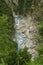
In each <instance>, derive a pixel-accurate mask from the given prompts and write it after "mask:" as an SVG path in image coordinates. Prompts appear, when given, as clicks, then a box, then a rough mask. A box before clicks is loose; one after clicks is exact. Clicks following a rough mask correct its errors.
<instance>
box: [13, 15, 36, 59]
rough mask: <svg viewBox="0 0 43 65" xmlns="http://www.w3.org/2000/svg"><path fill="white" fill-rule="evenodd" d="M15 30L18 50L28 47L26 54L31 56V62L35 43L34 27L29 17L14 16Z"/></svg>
mask: <svg viewBox="0 0 43 65" xmlns="http://www.w3.org/2000/svg"><path fill="white" fill-rule="evenodd" d="M14 28H15V29H16V33H15V38H16V41H17V43H18V50H19V49H23V48H24V47H25V46H26V47H28V52H30V53H31V54H32V60H33V58H34V56H35V54H36V50H35V48H34V47H35V46H36V45H35V44H34V43H35V41H34V31H35V30H36V27H35V26H34V24H33V20H32V17H31V16H28V17H23V16H18V15H17V16H15V25H14Z"/></svg>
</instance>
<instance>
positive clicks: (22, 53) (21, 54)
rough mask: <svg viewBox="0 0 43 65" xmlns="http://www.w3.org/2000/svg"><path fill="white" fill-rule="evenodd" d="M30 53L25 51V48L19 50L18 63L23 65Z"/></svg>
mask: <svg viewBox="0 0 43 65" xmlns="http://www.w3.org/2000/svg"><path fill="white" fill-rule="evenodd" d="M30 59H31V55H30V54H29V53H28V52H27V48H24V49H23V50H20V51H19V53H18V61H19V65H24V64H26V62H28V61H30Z"/></svg>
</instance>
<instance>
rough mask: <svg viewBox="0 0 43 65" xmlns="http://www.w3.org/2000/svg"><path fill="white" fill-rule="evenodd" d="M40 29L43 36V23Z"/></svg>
mask: <svg viewBox="0 0 43 65" xmlns="http://www.w3.org/2000/svg"><path fill="white" fill-rule="evenodd" d="M39 31H40V32H39V33H40V35H41V36H42V37H43V24H41V25H40V28H39Z"/></svg>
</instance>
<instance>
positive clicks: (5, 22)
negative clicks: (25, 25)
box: [0, 0, 43, 65]
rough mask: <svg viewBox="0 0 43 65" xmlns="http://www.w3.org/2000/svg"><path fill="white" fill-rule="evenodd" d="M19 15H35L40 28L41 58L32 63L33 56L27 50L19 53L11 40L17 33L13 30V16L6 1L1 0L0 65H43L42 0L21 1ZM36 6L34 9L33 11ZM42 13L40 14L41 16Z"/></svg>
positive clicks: (39, 47) (39, 48)
mask: <svg viewBox="0 0 43 65" xmlns="http://www.w3.org/2000/svg"><path fill="white" fill-rule="evenodd" d="M18 4H19V5H18V8H17V10H18V13H19V14H20V15H22V14H28V13H29V12H30V13H31V14H33V16H34V18H35V20H36V21H37V22H38V26H39V37H38V41H40V40H41V41H40V42H38V43H40V44H39V45H38V48H37V51H38V53H39V57H38V58H35V61H34V62H31V61H30V59H31V55H30V54H29V53H28V52H27V48H24V49H23V50H19V52H18V51H17V43H16V42H14V41H13V40H12V38H11V36H12V34H14V33H15V30H14V28H13V14H12V11H11V9H10V8H9V7H8V5H7V4H6V3H5V1H4V0H0V65H43V18H42V17H43V16H42V15H43V2H40V0H33V1H32V0H19V1H18ZM32 5H34V9H32V8H31V7H32ZM39 13H40V14H39Z"/></svg>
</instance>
